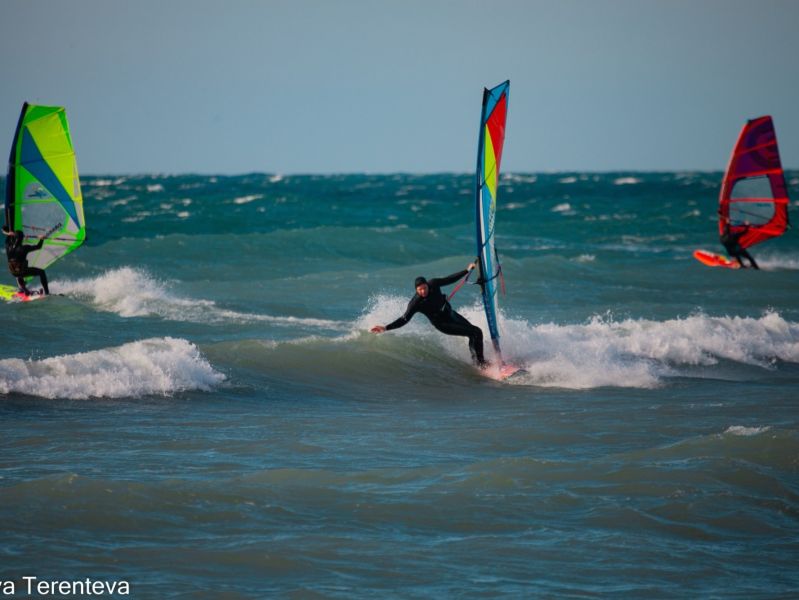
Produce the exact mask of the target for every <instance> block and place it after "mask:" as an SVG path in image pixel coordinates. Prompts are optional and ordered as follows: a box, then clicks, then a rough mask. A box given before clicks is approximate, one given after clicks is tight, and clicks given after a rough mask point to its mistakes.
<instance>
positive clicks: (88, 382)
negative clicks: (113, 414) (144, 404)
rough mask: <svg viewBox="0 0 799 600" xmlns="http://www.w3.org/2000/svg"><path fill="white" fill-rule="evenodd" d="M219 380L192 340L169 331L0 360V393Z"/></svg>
mask: <svg viewBox="0 0 799 600" xmlns="http://www.w3.org/2000/svg"><path fill="white" fill-rule="evenodd" d="M224 380H225V376H224V375H223V374H222V373H219V372H218V371H216V370H215V369H214V368H213V367H212V366H211V365H210V364H209V363H208V361H207V360H205V358H203V356H202V355H201V354H200V351H199V350H198V349H197V347H196V346H195V345H194V344H192V343H190V342H188V341H186V340H183V339H176V338H170V337H166V338H152V339H147V340H142V341H138V342H132V343H129V344H123V345H122V346H117V347H113V348H104V349H102V350H95V351H92V352H81V353H79V354H66V355H62V356H54V357H52V358H46V359H44V360H21V359H17V358H12V359H5V360H0V393H2V394H9V393H12V392H16V393H20V394H28V395H31V396H41V397H44V398H71V399H86V398H127V397H134V398H135V397H140V396H144V395H152V394H159V395H167V394H171V393H175V392H182V391H188V390H203V391H208V390H210V389H212V388H213V387H214V386H216V385H218V384H219V383H221V382H222V381H224Z"/></svg>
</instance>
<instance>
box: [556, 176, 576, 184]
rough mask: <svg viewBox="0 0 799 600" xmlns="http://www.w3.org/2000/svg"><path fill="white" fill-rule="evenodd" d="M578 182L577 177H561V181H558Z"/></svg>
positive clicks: (559, 181) (559, 180)
mask: <svg viewBox="0 0 799 600" xmlns="http://www.w3.org/2000/svg"><path fill="white" fill-rule="evenodd" d="M576 182H577V178H576V177H561V178H560V179H558V183H576Z"/></svg>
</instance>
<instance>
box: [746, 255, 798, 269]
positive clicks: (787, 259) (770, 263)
mask: <svg viewBox="0 0 799 600" xmlns="http://www.w3.org/2000/svg"><path fill="white" fill-rule="evenodd" d="M755 260H756V261H757V265H758V266H759V267H760V268H761V269H763V270H765V271H776V270H786V271H799V256H796V255H784V254H766V255H764V256H756V257H755Z"/></svg>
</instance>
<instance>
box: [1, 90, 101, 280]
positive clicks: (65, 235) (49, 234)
mask: <svg viewBox="0 0 799 600" xmlns="http://www.w3.org/2000/svg"><path fill="white" fill-rule="evenodd" d="M5 217H6V226H7V227H8V228H10V229H11V230H21V231H22V232H23V233H24V234H25V237H26V238H27V240H28V243H30V241H31V240H32V241H36V239H37V238H39V237H40V236H42V235H44V236H46V239H45V242H44V245H43V247H42V249H41V250H38V251H36V252H32V253H31V254H29V255H28V263H29V264H30V266H32V267H38V268H40V269H44V268H46V267H48V266H50V265H51V264H53V263H54V262H55V261H57V260H58V259H60V258H62V257H63V256H65V255H67V254H69V253H70V252H72V251H73V250H75V248H77V247H78V246H80V245H81V244H82V243H83V242H84V240H85V239H86V221H85V219H84V216H83V196H82V194H81V191H80V180H79V178H78V165H77V162H76V160H75V150H74V149H73V147H72V138H71V137H70V135H69V124H68V123H67V115H66V111H65V110H64V108H63V107H62V106H37V105H34V104H28V103H27V102H26V103H25V104H24V105H23V106H22V113H21V114H20V116H19V122H18V123H17V131H16V134H15V135H14V142H13V144H12V145H11V156H10V157H9V160H8V178H7V179H6V203H5Z"/></svg>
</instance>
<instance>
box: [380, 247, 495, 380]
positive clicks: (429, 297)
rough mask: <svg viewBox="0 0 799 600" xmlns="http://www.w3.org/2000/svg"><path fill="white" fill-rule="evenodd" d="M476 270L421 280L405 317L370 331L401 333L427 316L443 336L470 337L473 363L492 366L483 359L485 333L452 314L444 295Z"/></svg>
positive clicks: (470, 267)
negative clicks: (415, 319) (415, 317)
mask: <svg viewBox="0 0 799 600" xmlns="http://www.w3.org/2000/svg"><path fill="white" fill-rule="evenodd" d="M474 267H475V265H474V263H471V264H469V266H468V267H467V268H466V269H465V270H464V271H459V272H458V273H453V274H452V275H450V276H449V277H439V278H437V279H430V280H429V281H428V280H427V279H425V278H424V277H417V278H416V281H415V282H414V285H415V287H416V294H415V295H414V296H413V298H411V301H410V302H409V303H408V308H407V309H406V310H405V314H404V315H402V316H401V317H400V318H399V319H397V320H395V321H393V322H391V323H389V324H388V325H385V326H384V325H375V326H374V327H372V329H371V330H370V331H371V332H372V333H383V332H384V331H390V330H392V329H399V328H400V327H402V326H404V325H406V324H407V323H408V322H409V321H410V320H411V319H412V318H413V315H415V314H416V313H418V312H420V313H422V314H423V315H424V316H426V317H427V318H428V319H429V320H430V322H431V323H432V324H433V327H435V328H436V329H438V330H439V331H440V332H441V333H446V334H447V335H462V336H464V337H468V338H469V351H470V352H471V353H472V360H473V361H474V362H475V364H477V365H478V366H480V367H486V366H488V363H487V362H486V360H485V358H484V357H483V332H482V330H481V329H480V328H479V327H475V326H474V325H472V324H471V323H469V321H467V320H466V319H465V318H464V317H463V316H462V315H459V314H458V313H456V312H455V311H454V310H452V306H450V304H449V301H448V300H447V297H446V296H445V295H444V294H443V293H442V292H441V287H442V286H445V285H450V284H453V283H455V282H456V281H458V279H460V278H461V277H463V276H464V275H466V274H467V273H468V272H469V271H471V270H472V269H474Z"/></svg>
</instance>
